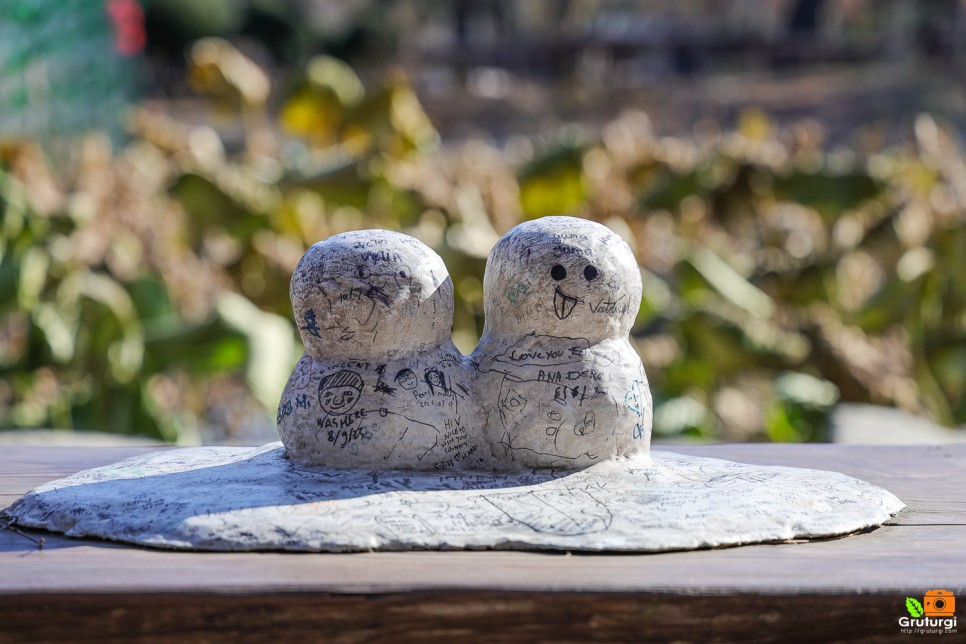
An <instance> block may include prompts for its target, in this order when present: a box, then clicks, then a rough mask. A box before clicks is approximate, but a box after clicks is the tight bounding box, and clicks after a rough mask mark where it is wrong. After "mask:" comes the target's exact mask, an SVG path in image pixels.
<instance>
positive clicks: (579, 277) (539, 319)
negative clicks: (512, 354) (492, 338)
mask: <svg viewBox="0 0 966 644" xmlns="http://www.w3.org/2000/svg"><path fill="white" fill-rule="evenodd" d="M483 291H484V297H485V303H484V307H485V310H486V318H487V319H486V324H487V328H488V330H489V332H490V333H500V334H511V335H515V334H516V333H519V331H520V330H522V329H525V328H529V329H531V330H534V331H536V332H537V333H539V334H547V335H557V336H567V337H576V336H577V335H578V334H579V336H580V337H586V338H588V339H602V338H604V337H608V336H610V337H619V336H623V335H626V334H627V333H628V332H629V331H630V328H631V326H632V325H633V323H634V320H635V318H636V316H637V311H638V308H639V306H640V301H641V275H640V268H639V267H638V265H637V260H636V259H635V258H634V254H633V253H632V252H631V249H630V247H629V246H628V245H627V243H626V242H624V240H623V239H621V238H620V237H619V236H618V235H617V234H616V233H614V232H612V231H610V230H609V229H607V228H606V227H605V226H602V225H601V224H598V223H595V222H592V221H588V220H583V219H574V218H570V217H543V218H541V219H536V220H533V221H529V222H524V223H522V224H520V225H519V226H517V227H516V228H514V229H513V230H511V231H510V232H508V233H507V234H506V235H504V237H503V238H502V239H501V240H500V241H499V242H498V243H497V244H496V246H494V248H493V250H492V251H491V253H490V258H489V259H488V260H487V268H486V274H485V276H484V288H483Z"/></svg>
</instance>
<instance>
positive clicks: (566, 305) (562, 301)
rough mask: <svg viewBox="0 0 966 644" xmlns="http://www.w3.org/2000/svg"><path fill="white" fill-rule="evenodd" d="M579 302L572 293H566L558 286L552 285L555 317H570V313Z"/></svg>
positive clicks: (564, 318)
mask: <svg viewBox="0 0 966 644" xmlns="http://www.w3.org/2000/svg"><path fill="white" fill-rule="evenodd" d="M578 302H580V300H578V299H577V298H576V297H574V296H573V295H567V294H566V293H564V292H563V291H561V290H560V287H559V286H555V287H554V293H553V312H554V313H556V314H557V317H558V318H559V319H561V320H566V319H567V318H569V317H570V314H571V313H573V312H574V308H575V307H576V306H577V303H578Z"/></svg>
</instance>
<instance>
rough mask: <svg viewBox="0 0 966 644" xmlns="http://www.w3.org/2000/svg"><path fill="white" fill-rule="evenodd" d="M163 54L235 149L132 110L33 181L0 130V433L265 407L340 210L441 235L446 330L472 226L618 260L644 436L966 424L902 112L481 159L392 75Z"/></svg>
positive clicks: (187, 429)
mask: <svg viewBox="0 0 966 644" xmlns="http://www.w3.org/2000/svg"><path fill="white" fill-rule="evenodd" d="M189 74H190V75H191V79H192V83H193V86H194V87H195V88H196V89H197V91H199V92H202V93H205V94H206V95H208V96H209V97H210V101H211V105H212V106H214V105H216V104H217V105H218V106H219V108H220V109H222V110H224V109H228V110H233V111H234V112H235V113H236V114H237V115H238V116H239V119H240V120H239V122H241V123H242V127H243V133H242V139H243V141H242V144H241V145H240V146H239V149H238V150H237V151H234V152H228V151H226V144H225V141H224V137H223V136H222V135H220V134H219V133H218V132H217V131H216V130H214V129H212V128H211V127H208V126H201V125H187V124H185V123H180V122H177V121H174V120H172V119H171V118H170V117H168V116H167V115H165V114H164V113H161V112H157V111H151V110H148V109H141V110H139V111H137V112H136V113H135V115H134V116H133V118H132V119H131V123H130V132H131V139H130V141H129V143H128V144H127V145H126V146H125V147H124V148H123V149H120V150H117V151H114V152H112V151H111V148H110V145H109V143H108V142H107V141H106V139H105V138H104V137H102V136H96V135H94V136H91V137H88V138H87V139H86V140H84V141H83V142H81V143H79V144H78V145H76V146H75V148H74V149H73V150H72V155H73V156H71V157H70V159H69V161H68V162H66V163H64V164H63V165H64V166H65V167H66V169H63V170H60V171H58V172H57V173H56V174H55V173H53V172H52V171H51V170H50V169H49V166H48V163H47V161H46V159H45V157H44V155H43V153H42V152H41V150H40V148H39V147H38V146H36V145H35V144H32V143H30V142H19V143H14V144H9V145H7V146H6V147H4V148H2V149H0V217H2V219H0V426H3V427H42V426H56V427H78V428H96V429H104V430H109V431H117V432H137V433H143V434H148V435H151V436H155V437H160V438H163V439H165V440H170V441H175V440H182V441H193V440H197V437H198V432H199V431H200V430H201V429H202V428H205V427H211V426H217V427H220V428H222V430H223V431H227V432H232V431H236V430H237V429H238V427H239V426H241V425H244V424H245V423H246V422H251V419H252V418H262V419H269V418H270V417H271V416H273V414H272V411H271V410H273V409H274V405H275V401H276V400H277V396H278V394H279V392H280V390H281V388H282V386H283V385H284V382H285V379H286V377H287V375H288V373H289V370H290V369H291V366H292V365H293V364H294V362H295V361H296V360H297V358H298V354H299V353H300V346H299V345H298V343H297V335H296V333H295V329H294V325H293V324H292V322H291V320H290V306H289V301H288V280H289V276H290V274H291V271H292V269H293V268H294V266H295V264H296V263H297V261H298V259H299V258H300V256H301V254H302V253H303V252H304V250H305V248H306V247H307V246H308V245H310V244H312V243H314V242H316V241H318V240H320V239H323V238H325V237H327V236H329V235H332V234H335V233H338V232H342V231H345V230H351V229H358V228H366V227H381V228H389V229H395V230H402V231H404V232H407V233H409V234H411V235H414V236H416V237H418V238H420V239H421V240H423V241H424V242H426V243H427V244H429V245H430V246H432V247H433V248H435V249H436V250H437V251H438V252H439V253H440V254H441V255H442V256H443V258H444V260H445V261H446V262H447V265H448V266H449V269H450V272H451V274H452V276H453V280H454V284H455V286H456V297H457V302H456V319H455V325H454V338H455V340H456V342H457V344H458V346H460V348H461V349H463V350H464V351H469V350H471V349H472V347H473V346H474V344H475V341H476V339H477V338H478V335H479V332H480V331H481V329H482V315H483V310H482V301H483V297H482V275H483V268H484V264H485V258H486V255H487V253H488V251H489V249H490V247H491V246H492V244H493V243H494V242H495V241H496V239H498V237H499V235H501V234H502V233H504V232H506V231H507V230H508V229H509V228H511V227H512V226H513V225H515V224H517V223H519V222H520V221H522V220H524V219H527V218H534V217H540V216H544V215H548V214H568V215H575V216H583V217H588V218H592V219H595V220H598V221H601V222H603V223H604V224H606V225H608V226H610V227H611V228H612V229H614V230H615V231H616V232H618V233H619V234H621V235H622V236H623V237H624V238H626V239H627V240H628V242H629V243H630V244H631V247H632V248H633V249H634V251H635V253H636V254H637V257H638V259H639V262H640V265H641V270H642V274H643V276H644V300H643V302H642V307H641V313H640V315H639V318H638V321H637V324H636V326H635V329H634V331H633V334H632V340H633V342H634V343H635V346H636V347H637V349H638V351H639V352H640V353H641V355H642V357H643V359H644V363H645V366H646V367H647V370H648V374H649V377H650V379H651V384H652V388H653V389H654V394H655V402H656V408H655V432H656V434H658V435H665V436H682V435H683V436H695V437H699V438H709V439H723V440H749V439H769V438H770V439H773V440H778V441H806V440H821V439H823V438H824V437H825V434H824V431H825V421H826V416H827V414H828V411H829V410H830V409H831V408H832V407H833V406H834V404H835V403H836V402H838V401H839V400H848V401H866V402H875V403H881V404H888V405H895V406H898V407H901V408H904V409H907V410H910V411H913V412H916V413H920V414H928V415H930V416H931V417H932V418H933V419H935V420H937V421H938V422H941V423H944V424H947V425H953V424H957V423H960V424H961V423H964V422H966V400H964V397H963V396H962V392H963V391H964V388H966V220H964V213H966V164H964V162H963V156H962V152H961V150H960V149H959V144H958V142H957V139H956V136H955V135H954V133H952V132H951V131H950V130H949V129H948V128H945V127H943V126H941V125H940V124H938V123H936V122H935V121H934V120H933V119H932V118H930V117H929V116H925V115H924V116H921V117H919V119H918V120H917V122H916V124H915V128H914V135H913V137H912V138H911V139H910V141H909V142H908V144H907V145H905V146H903V147H901V148H897V149H891V150H885V151H878V152H874V153H870V154H866V155H862V156H860V155H858V154H857V153H855V152H853V151H841V150H840V151H835V152H829V151H827V150H824V149H823V148H822V145H821V136H820V128H819V127H818V126H817V125H816V124H814V123H804V124H802V125H800V126H795V127H792V128H788V129H786V130H782V131H778V130H776V129H775V128H774V127H773V125H772V124H771V123H770V122H769V121H768V119H767V117H766V116H764V115H763V114H761V113H758V112H749V113H747V114H746V115H745V116H744V117H743V118H742V119H741V122H740V124H739V127H738V129H737V130H736V131H734V132H727V133H717V132H713V133H705V135H703V136H701V137H697V138H695V139H687V140H685V139H677V138H669V137H659V136H655V135H654V134H653V133H652V131H651V129H650V126H649V122H648V120H647V118H646V116H644V115H643V114H640V113H628V114H626V115H624V116H622V117H620V118H619V119H617V120H615V121H613V122H612V123H609V124H608V125H606V126H605V127H603V128H601V130H600V131H599V132H584V131H580V130H578V129H575V128H573V127H568V128H564V129H563V130H562V131H561V133H560V136H559V137H558V138H557V139H555V140H530V139H521V138H519V137H517V138H515V139H514V140H513V141H512V142H511V143H508V144H507V147H508V148H509V147H511V146H512V147H513V148H514V149H513V153H512V154H505V153H504V152H505V151H504V150H501V149H500V148H499V147H496V146H495V145H493V144H491V143H488V142H484V141H480V140H473V141H468V142H465V143H461V144H458V145H450V146H441V145H440V141H439V137H438V135H437V134H436V131H435V130H434V128H433V125H432V123H431V122H430V120H429V118H428V117H427V116H426V114H425V113H424V112H423V110H422V108H421V106H420V103H419V101H418V99H417V97H416V95H415V93H414V92H413V90H412V88H411V87H410V86H409V85H408V83H407V82H406V80H405V79H404V78H402V77H401V76H399V75H395V74H390V75H389V76H388V77H387V78H386V80H385V81H384V82H383V83H382V84H381V85H379V86H375V87H365V86H364V84H363V83H362V82H361V81H360V79H359V78H358V77H357V76H356V75H355V73H354V72H353V71H352V69H350V68H349V67H347V66H346V65H344V64H342V63H340V62H339V61H336V60H334V59H330V58H316V59H314V60H312V61H311V62H310V63H309V64H308V66H307V67H306V69H305V72H304V74H303V76H302V77H301V78H300V79H297V80H296V82H295V83H294V84H293V85H292V87H291V89H290V90H288V91H287V92H285V94H284V95H283V96H282V97H281V101H280V107H279V109H278V110H270V109H269V108H268V104H269V97H270V92H269V81H268V78H267V76H265V75H264V73H263V72H262V71H261V70H259V69H258V68H257V66H255V65H254V63H252V62H251V61H250V60H248V59H247V58H245V57H244V56H243V55H242V54H241V53H240V52H238V51H237V50H235V49H234V48H233V47H231V45H229V44H228V43H227V42H225V41H220V40H217V39H206V41H205V42H204V43H201V44H199V45H197V46H196V47H195V48H193V50H192V59H191V68H190V69H189ZM276 91H277V90H276ZM276 113H277V117H276V116H273V115H274V114H276ZM510 158H513V159H514V160H513V161H510V160H509V159H510ZM266 422H268V421H267V420H266Z"/></svg>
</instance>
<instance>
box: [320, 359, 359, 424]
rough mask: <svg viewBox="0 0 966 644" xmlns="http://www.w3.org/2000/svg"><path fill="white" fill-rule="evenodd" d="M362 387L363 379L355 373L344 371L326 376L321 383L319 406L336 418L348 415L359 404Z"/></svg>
mask: <svg viewBox="0 0 966 644" xmlns="http://www.w3.org/2000/svg"><path fill="white" fill-rule="evenodd" d="M362 385H363V383H362V378H361V377H359V374H357V373H355V372H354V371H348V370H346V369H343V370H342V371H337V372H336V373H334V374H332V375H331V376H326V377H325V378H323V379H322V382H320V383H319V406H320V407H321V408H322V409H323V410H324V411H325V412H327V413H329V414H332V415H334V416H341V415H342V414H345V413H348V412H349V411H350V410H351V409H352V408H353V407H354V406H355V404H356V403H357V402H359V396H360V395H361V394H362Z"/></svg>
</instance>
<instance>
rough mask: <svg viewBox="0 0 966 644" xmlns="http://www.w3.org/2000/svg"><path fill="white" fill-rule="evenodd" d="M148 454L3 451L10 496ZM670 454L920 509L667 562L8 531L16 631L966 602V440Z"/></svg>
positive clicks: (658, 614)
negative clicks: (945, 597) (269, 547)
mask: <svg viewBox="0 0 966 644" xmlns="http://www.w3.org/2000/svg"><path fill="white" fill-rule="evenodd" d="M150 450H151V448H41V447H4V448H2V451H0V507H5V506H7V505H9V504H10V503H12V502H13V501H14V500H15V499H16V498H18V497H19V496H21V495H23V494H24V493H26V492H27V491H28V490H29V489H31V488H33V487H35V486H37V485H39V484H41V483H44V482H47V481H49V480H52V479H55V478H59V477H63V476H65V475H67V474H71V473H73V472H76V471H78V470H81V469H85V468H89V467H95V466H98V465H105V464H108V463H112V462H115V461H117V460H120V459H122V458H125V457H127V456H132V455H135V454H140V453H144V452H146V451H150ZM669 451H677V452H681V453H688V454H693V455H696V456H703V457H712V458H726V459H732V460H736V461H741V462H746V463H757V464H761V465H790V466H800V467H809V468H818V469H830V470H836V471H840V472H843V473H846V474H849V475H852V476H856V477H858V478H862V479H864V480H867V481H869V482H871V483H875V484H876V485H880V486H882V487H885V488H886V489H888V490H890V491H891V492H893V493H894V494H896V495H897V496H898V497H899V498H901V499H902V500H903V501H904V502H905V503H906V504H907V505H908V506H909V507H908V509H906V510H904V511H903V512H902V513H901V514H899V515H898V516H897V517H895V518H894V519H893V520H892V521H890V522H889V523H887V525H885V526H883V527H881V528H879V529H876V530H872V531H869V532H866V533H864V534H858V535H853V536H849V537H846V538H839V539H832V540H826V541H815V542H807V543H784V544H768V545H755V546H743V547H738V548H726V549H719V550H702V551H693V552H673V553H664V554H650V555H570V554H562V553H520V552H410V553H361V554H342V555H332V554H292V553H238V554H236V553H187V552H167V551H161V550H152V549H147V548H137V547H131V546H124V545H119V544H111V543H107V542H101V541H95V540H76V539H68V538H65V537H61V536H57V535H52V534H46V533H40V532H30V533H29V534H31V535H32V536H34V537H35V538H36V537H41V536H42V537H44V538H45V539H46V544H45V546H44V548H43V549H42V550H40V549H38V548H37V547H36V545H35V544H34V543H33V542H31V541H29V540H27V539H25V538H24V537H21V536H19V535H17V534H15V533H13V532H11V531H9V530H0V641H50V640H63V639H68V640H83V639H97V640H110V639H125V640H130V639H152V640H159V641H173V640H178V641H185V640H210V639H213V638H214V639H231V640H243V641H257V640H263V639H274V638H275V637H277V636H286V637H291V638H294V637H300V638H307V639H309V640H325V641H389V640H392V641H400V640H417V641H441V640H444V639H445V640H452V639H455V638H457V637H459V638H460V639H466V640H474V639H476V640H480V641H497V640H503V641H510V640H519V639H527V640H534V641H542V640H548V641H549V640H560V639H568V640H598V641H639V640H642V639H657V640H665V639H678V640H690V641H729V640H735V639H742V640H747V641H769V640H773V639H779V638H780V639H783V640H785V641H797V640H801V641H807V640H814V639H843V640H849V639H859V640H868V641H873V640H877V639H883V640H893V639H895V638H896V637H897V636H898V624H897V620H898V618H899V617H900V616H901V615H902V614H904V611H903V600H904V598H905V597H906V596H917V597H920V598H921V596H922V595H923V593H924V592H925V591H926V590H929V589H933V588H943V589H947V590H950V591H953V592H955V593H957V594H959V595H960V596H963V600H962V601H961V603H963V604H966V495H964V493H963V489H964V485H966V446H964V445H944V446H928V447H926V446H923V447H908V446H882V447H866V446H839V445H728V446H724V445H722V446H702V447H683V446H682V447H674V448H670V449H669ZM959 612H960V613H961V614H966V611H964V610H963V609H962V608H961V609H960V611H959ZM962 628H964V627H960V629H961V630H960V633H962V632H963V631H962ZM960 636H961V635H960Z"/></svg>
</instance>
